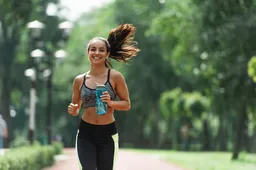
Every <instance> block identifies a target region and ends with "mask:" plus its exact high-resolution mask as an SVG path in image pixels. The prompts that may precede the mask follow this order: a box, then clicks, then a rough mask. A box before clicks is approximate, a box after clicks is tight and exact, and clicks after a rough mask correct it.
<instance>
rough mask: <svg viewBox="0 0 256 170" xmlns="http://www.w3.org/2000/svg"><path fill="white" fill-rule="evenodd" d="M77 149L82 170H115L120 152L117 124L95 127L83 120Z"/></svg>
mask: <svg viewBox="0 0 256 170" xmlns="http://www.w3.org/2000/svg"><path fill="white" fill-rule="evenodd" d="M76 147H77V153H78V158H79V161H80V163H81V166H82V168H83V169H82V170H96V168H97V170H114V167H115V159H116V156H117V151H118V133H117V128H116V124H115V122H113V123H111V124H107V125H94V124H89V123H87V122H85V121H83V120H81V122H80V125H79V130H78V133H77V142H76Z"/></svg>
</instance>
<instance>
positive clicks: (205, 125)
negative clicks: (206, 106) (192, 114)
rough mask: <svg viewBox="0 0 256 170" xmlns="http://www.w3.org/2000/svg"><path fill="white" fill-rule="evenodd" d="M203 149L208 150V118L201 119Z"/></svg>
mask: <svg viewBox="0 0 256 170" xmlns="http://www.w3.org/2000/svg"><path fill="white" fill-rule="evenodd" d="M203 150H204V151H209V150H210V134H209V124H208V120H207V119H205V120H203Z"/></svg>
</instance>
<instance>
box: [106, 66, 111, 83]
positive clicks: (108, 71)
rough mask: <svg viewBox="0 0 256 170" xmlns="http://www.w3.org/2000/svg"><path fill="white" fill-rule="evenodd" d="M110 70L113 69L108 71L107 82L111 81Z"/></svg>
mask: <svg viewBox="0 0 256 170" xmlns="http://www.w3.org/2000/svg"><path fill="white" fill-rule="evenodd" d="M110 70H111V69H108V80H107V81H109V79H110Z"/></svg>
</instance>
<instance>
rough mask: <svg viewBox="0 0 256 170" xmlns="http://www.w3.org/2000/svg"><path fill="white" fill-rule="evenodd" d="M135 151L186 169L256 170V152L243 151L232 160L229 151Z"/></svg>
mask: <svg viewBox="0 0 256 170" xmlns="http://www.w3.org/2000/svg"><path fill="white" fill-rule="evenodd" d="M134 151H136V152H142V153H146V154H150V155H152V156H154V157H158V158H162V159H166V160H168V161H169V162H171V163H174V164H176V165H179V166H180V167H183V168H184V169H185V170H256V154H246V153H241V154H240V159H239V160H237V161H232V160H231V156H232V154H231V153H228V152H178V151H159V150H134Z"/></svg>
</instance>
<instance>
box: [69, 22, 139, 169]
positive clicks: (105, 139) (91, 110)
mask: <svg viewBox="0 0 256 170" xmlns="http://www.w3.org/2000/svg"><path fill="white" fill-rule="evenodd" d="M135 30H136V29H135V27H134V26H133V25H131V24H122V25H120V26H119V27H117V28H115V29H112V30H111V31H110V33H109V35H108V39H104V38H101V37H96V38H93V39H92V40H91V41H90V42H89V44H88V46H87V54H88V58H89V61H90V64H91V67H90V70H89V71H88V72H87V73H85V74H81V75H78V76H77V77H76V78H75V79H74V82H73V94H72V103H70V105H69V106H68V113H69V114H71V115H73V116H77V115H78V113H79V109H80V106H81V104H82V103H83V109H84V110H83V115H82V119H81V122H80V125H79V129H78V134H77V142H76V146H77V153H78V157H79V160H80V163H81V165H82V168H83V170H95V169H96V168H97V170H113V169H114V166H115V159H116V156H117V150H118V133H117V128H116V124H115V118H114V114H113V113H114V110H129V109H130V107H131V103H130V98H129V92H128V88H127V86H126V83H125V80H124V77H123V76H122V74H121V73H120V72H118V71H116V70H113V69H110V68H111V63H110V61H109V58H112V59H114V60H117V61H119V62H124V63H126V62H127V61H129V60H130V59H131V58H132V57H134V56H136V55H137V53H138V52H139V49H138V48H137V47H136V46H135V44H136V42H135V41H133V39H134V37H133V35H134V33H135ZM97 84H104V85H105V87H106V89H107V91H106V92H104V93H103V94H102V95H101V100H102V101H103V102H105V103H106V104H107V112H106V114H104V115H97V113H96V108H95V103H96V95H95V89H96V86H97ZM117 97H118V100H117Z"/></svg>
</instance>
